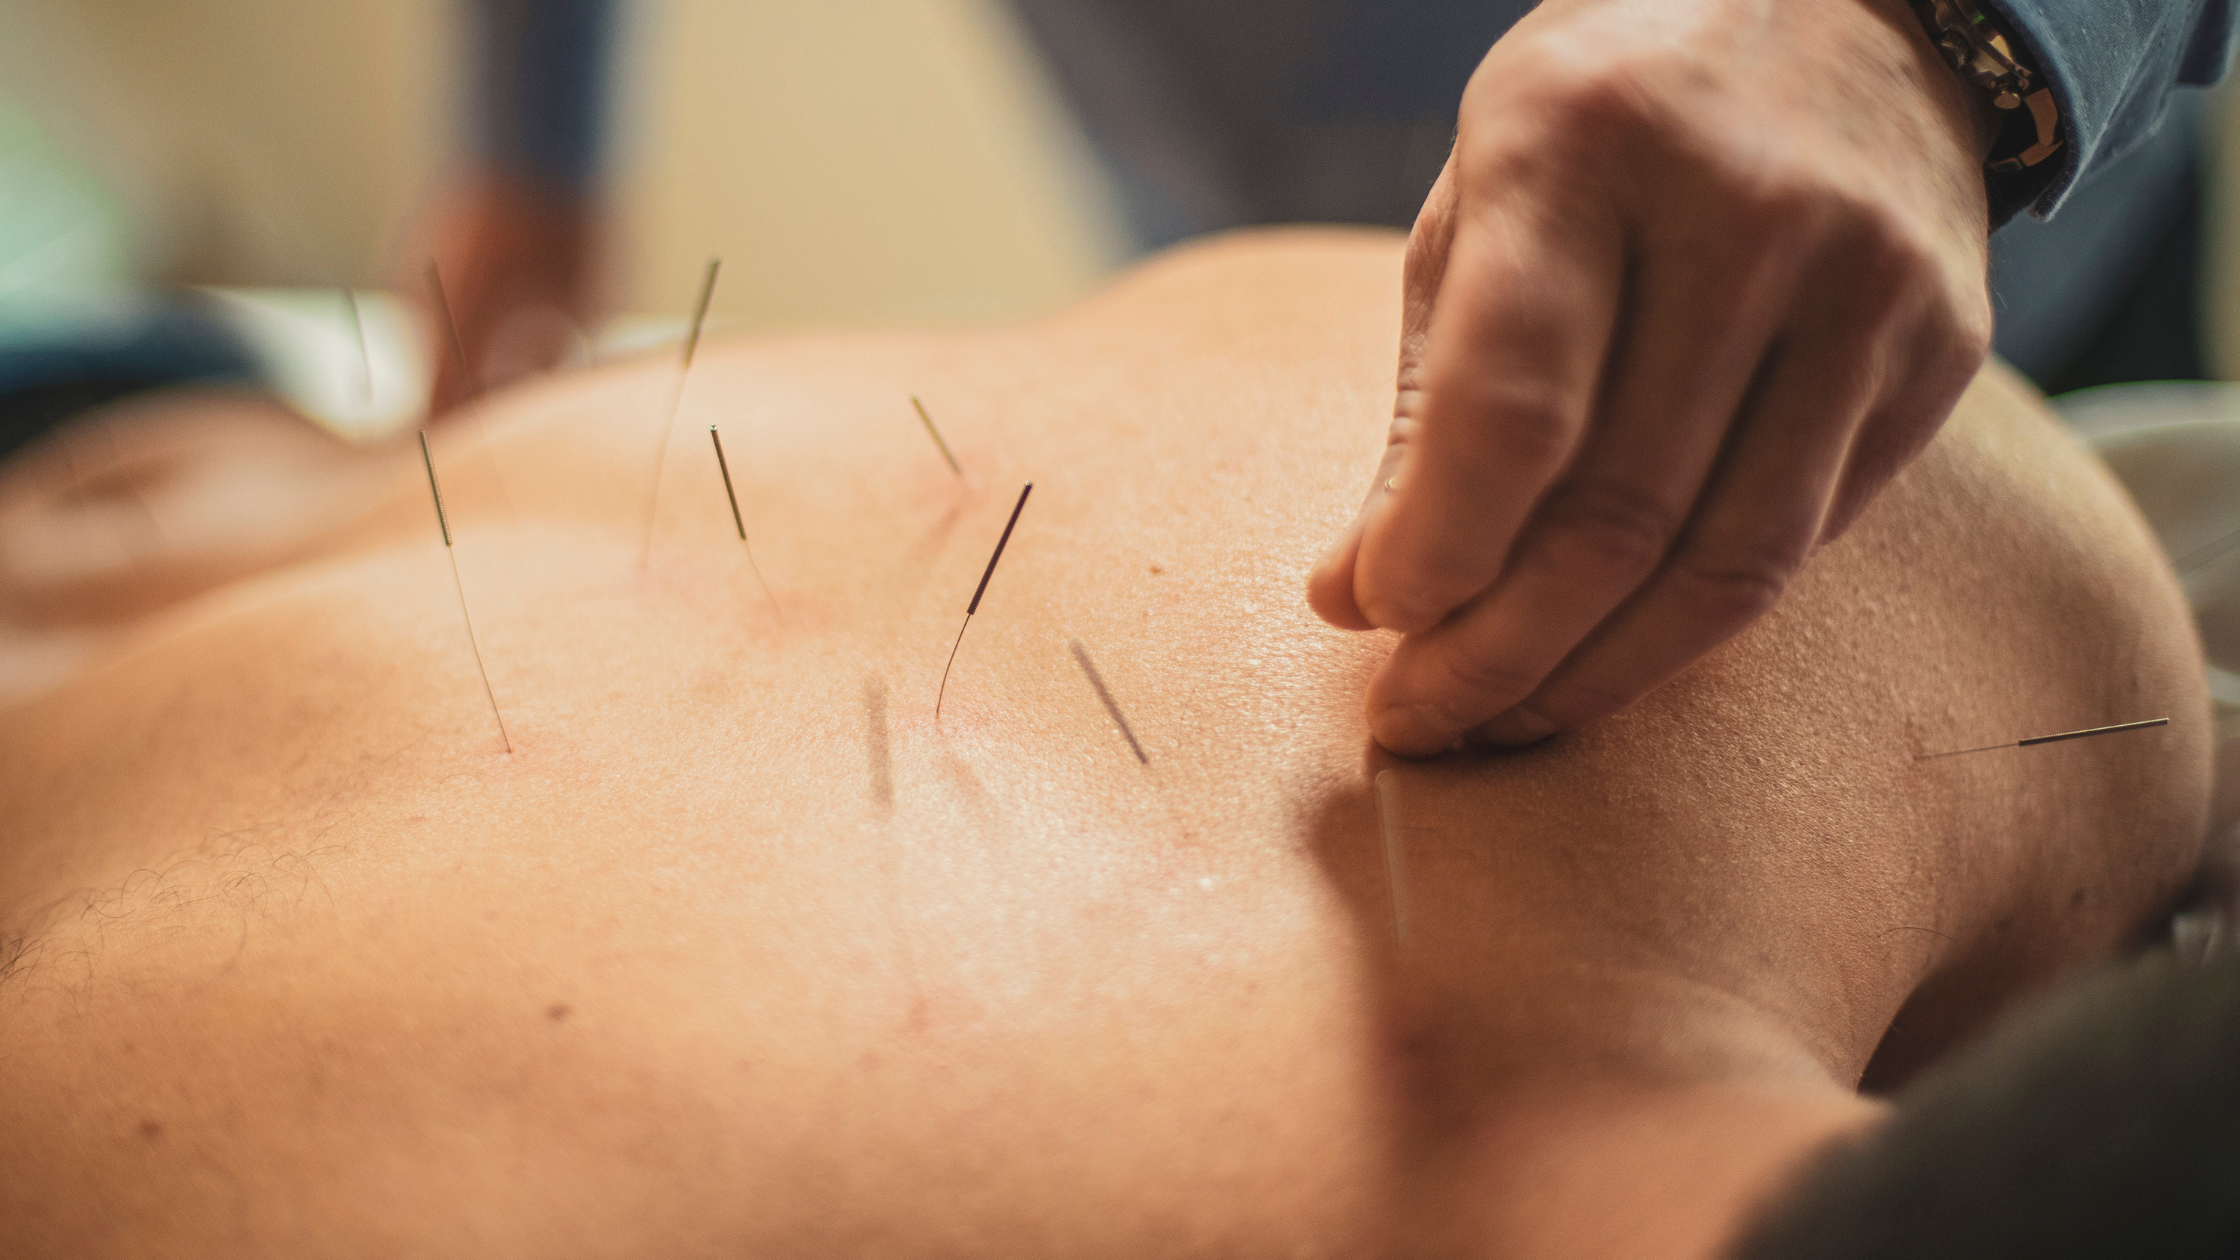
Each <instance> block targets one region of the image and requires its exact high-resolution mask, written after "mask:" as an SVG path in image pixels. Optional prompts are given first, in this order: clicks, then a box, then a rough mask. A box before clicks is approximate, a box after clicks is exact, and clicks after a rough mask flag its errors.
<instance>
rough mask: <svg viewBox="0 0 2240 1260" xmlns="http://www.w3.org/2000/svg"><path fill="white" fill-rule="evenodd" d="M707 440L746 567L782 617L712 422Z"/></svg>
mask: <svg viewBox="0 0 2240 1260" xmlns="http://www.w3.org/2000/svg"><path fill="white" fill-rule="evenodd" d="M708 440H709V441H711V442H714V443H715V444H716V467H717V468H718V469H719V470H721V471H722V473H723V497H724V498H726V499H729V500H731V523H732V525H733V526H735V527H737V529H738V531H739V541H740V542H741V543H742V544H744V545H745V547H746V549H747V567H748V568H750V569H753V570H754V580H755V581H757V582H760V583H761V584H762V593H763V594H764V595H767V596H769V599H770V608H771V611H773V612H775V613H777V614H778V615H779V616H780V617H783V616H785V615H786V610H785V609H783V608H780V607H778V597H777V596H776V595H772V594H771V593H770V583H769V582H767V581H764V579H763V576H762V566H761V565H759V564H756V563H755V562H754V544H753V543H751V542H748V541H747V522H746V520H745V519H744V518H743V517H741V516H740V515H739V496H738V494H737V493H736V492H735V491H733V490H732V488H731V462H730V461H729V460H726V459H725V458H724V457H723V435H722V434H721V433H718V432H716V427H715V426H714V425H712V424H711V425H709V426H708Z"/></svg>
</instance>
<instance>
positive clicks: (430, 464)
mask: <svg viewBox="0 0 2240 1260" xmlns="http://www.w3.org/2000/svg"><path fill="white" fill-rule="evenodd" d="M420 462H421V463H423V464H425V465H427V468H428V494H429V495H430V496H431V497H432V498H434V499H435V501H436V528H438V529H440V530H442V531H443V554H444V555H446V556H449V557H450V558H451V585H452V586H453V588H455V589H456V590H457V591H458V592H459V616H460V617H461V618H462V619H463V620H464V621H465V622H466V623H467V646H468V647H471V648H473V649H474V667H475V671H476V672H477V673H480V674H481V675H482V694H483V695H485V696H488V697H489V698H490V716H491V717H492V718H495V719H496V720H497V723H498V738H499V739H500V740H502V741H503V742H504V743H505V746H506V751H507V752H508V753H511V752H512V751H513V737H512V736H510V735H508V734H506V719H505V715H504V714H502V713H500V712H498V693H497V692H496V691H494V690H492V689H491V687H490V671H489V669H488V668H487V667H485V666H484V665H483V663H482V643H481V641H480V640H479V639H477V638H476V637H475V633H474V614H473V613H471V612H468V611H467V584H466V583H465V582H464V581H462V580H461V579H460V577H459V552H458V550H457V549H456V548H454V547H452V545H451V518H450V517H449V516H448V515H446V514H445V512H444V510H443V489H442V488H441V487H440V486H438V485H437V484H436V461H435V457H434V456H433V455H430V454H429V453H428V431H427V430H426V429H422V430H420Z"/></svg>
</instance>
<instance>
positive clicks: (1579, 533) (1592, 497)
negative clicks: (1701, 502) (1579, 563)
mask: <svg viewBox="0 0 2240 1260" xmlns="http://www.w3.org/2000/svg"><path fill="white" fill-rule="evenodd" d="M1681 522H1682V510H1681V509H1678V508H1675V507H1674V506H1672V505H1671V504H1669V503H1666V502H1664V501H1662V500H1660V499H1658V498H1657V497H1656V496H1655V495H1653V494H1648V493H1645V492H1643V491H1642V490H1640V489H1639V488H1637V487H1631V486H1622V485H1614V484H1602V483H1588V484H1580V485H1574V486H1571V487H1568V488H1567V489H1565V490H1564V491H1563V492H1562V493H1561V494H1559V495H1557V496H1556V498H1555V499H1554V500H1553V501H1552V502H1550V503H1549V505H1548V507H1547V508H1546V509H1545V510H1544V511H1543V512H1542V514H1541V524H1542V525H1543V526H1545V527H1547V528H1549V529H1552V530H1556V531H1559V532H1560V533H1561V534H1562V535H1563V536H1564V539H1565V543H1564V547H1565V550H1566V551H1573V550H1576V551H1577V552H1578V553H1580V554H1578V555H1576V556H1566V557H1564V559H1565V560H1566V561H1567V562H1568V561H1571V560H1574V559H1576V560H1583V561H1585V562H1588V563H1591V564H1593V565H1594V566H1595V567H1598V568H1603V569H1615V570H1618V571H1620V572H1624V573H1629V574H1641V573H1647V572H1648V571H1649V570H1651V569H1653V568H1655V567H1656V565H1657V562H1658V561H1660V560H1662V559H1663V558H1664V555H1665V552H1666V551H1668V550H1670V549H1671V547H1672V541H1673V539H1674V538H1676V537H1678V536H1679V533H1680V526H1681Z"/></svg>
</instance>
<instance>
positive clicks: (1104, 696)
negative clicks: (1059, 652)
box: [1069, 639, 1151, 766]
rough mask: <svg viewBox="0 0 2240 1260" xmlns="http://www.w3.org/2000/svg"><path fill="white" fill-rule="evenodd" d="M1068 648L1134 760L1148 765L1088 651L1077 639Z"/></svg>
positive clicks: (1132, 729) (1141, 746)
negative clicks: (1124, 738) (1086, 676)
mask: <svg viewBox="0 0 2240 1260" xmlns="http://www.w3.org/2000/svg"><path fill="white" fill-rule="evenodd" d="M1069 646H1070V647H1071V648H1072V650H1073V659H1074V662H1075V663H1076V664H1078V665H1080V666H1081V672H1082V673H1084V674H1087V675H1088V676H1089V685H1090V686H1092V687H1094V688H1096V689H1097V699H1099V700H1102V701H1103V702H1104V711H1105V712H1106V713H1109V714H1111V715H1112V721H1113V724H1114V725H1116V726H1118V727H1119V728H1120V733H1121V734H1122V735H1125V736H1127V738H1128V747H1129V748H1130V749H1132V750H1133V751H1134V752H1135V755H1136V760H1137V761H1139V762H1141V763H1143V764H1144V765H1147V766H1148V765H1150V764H1151V758H1149V757H1147V756H1145V755H1144V752H1143V745H1142V744H1139V743H1137V742H1136V733H1135V729H1134V728H1133V727H1131V726H1129V725H1128V715H1127V714H1125V713H1122V712H1121V711H1120V702H1119V701H1118V700H1115V699H1113V698H1112V689H1111V688H1110V687H1107V686H1105V685H1104V675H1103V674H1100V673H1098V672H1097V663H1096V662H1095V661H1092V660H1090V659H1089V649H1087V648H1085V647H1083V646H1081V640H1079V639H1075V640H1073V642H1072V643H1071V644H1070V645H1069Z"/></svg>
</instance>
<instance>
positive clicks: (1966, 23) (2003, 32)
mask: <svg viewBox="0 0 2240 1260" xmlns="http://www.w3.org/2000/svg"><path fill="white" fill-rule="evenodd" d="M1908 2H1909V3H1910V4H1911V6H1912V8H1913V11H1914V14H1915V16H1916V17H1917V18H1918V19H1919V20H1920V22H1921V26H1922V30H1923V32H1924V33H1925V34H1926V35H1927V36H1928V38H1929V42H1930V44H1931V46H1932V47H1934V48H1935V49H1936V51H1937V54H1938V56H1939V57H1940V58H1941V59H1942V60H1943V61H1944V63H1945V65H1946V67H1947V68H1948V69H1950V70H1951V72H1952V73H1953V74H1954V75H1955V76H1956V77H1957V78H1958V79H1959V80H1960V81H1961V83H1962V84H1964V85H1965V88H1966V90H1967V94H1968V97H1969V99H1970V102H1971V107H1972V108H1973V109H1975V110H1976V111H1977V113H1978V114H1979V119H1978V127H1979V133H1980V129H1981V127H1982V126H1983V123H1984V121H1985V119H1983V118H1982V117H1981V114H1982V112H1983V111H1984V109H1985V108H1986V107H1988V108H1989V109H1990V110H1991V111H1993V112H1992V113H1991V114H1990V115H1989V118H1988V121H1989V123H1990V125H1991V128H1992V134H1991V136H1990V139H1989V143H1988V145H1987V148H1986V151H1985V154H1984V159H1985V161H1984V164H1985V167H1986V168H1987V171H1988V174H1989V175H1990V176H2003V177H2013V176H2017V175H2021V174H2023V173H2024V172H2026V171H2029V170H2031V169H2032V168H2035V167H2039V166H2041V165H2043V164H2044V163H2045V162H2046V161H2047V160H2048V159H2050V158H2051V157H2053V155H2054V154H2055V153H2057V152H2059V151H2060V149H2061V117H2060V108H2059V106H2058V104H2057V103H2056V102H2055V100H2054V95H2053V88H2052V85H2051V84H2049V83H2048V82H2047V80H2046V77H2045V75H2044V74H2043V73H2042V72H2041V71H2040V69H2039V67H2038V65H2037V63H2036V61H2035V59H2034V58H2033V57H2032V56H2031V53H2030V50H2029V48H2028V46H2027V45H2025V44H2024V43H2023V41H2022V40H2021V39H2020V38H2019V37H2018V36H2017V35H2016V34H2015V33H2014V32H2013V31H2012V30H2010V29H2009V28H2008V26H2007V24H2006V23H2005V21H2004V20H2003V19H2002V18H2001V17H2000V16H1999V15H1998V14H1997V12H1996V11H1995V10H1993V9H1992V8H1991V7H1990V6H1989V5H1988V4H1985V3H1983V2H1982V0H1908Z"/></svg>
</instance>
